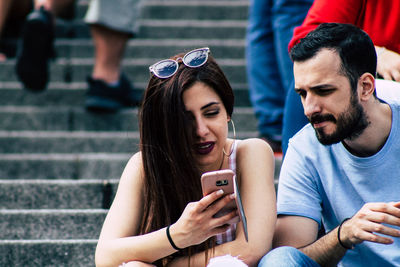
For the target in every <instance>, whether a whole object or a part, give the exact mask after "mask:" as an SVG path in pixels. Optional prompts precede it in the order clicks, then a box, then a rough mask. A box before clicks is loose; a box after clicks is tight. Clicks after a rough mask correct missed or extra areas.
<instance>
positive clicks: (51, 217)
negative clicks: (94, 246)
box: [0, 209, 107, 240]
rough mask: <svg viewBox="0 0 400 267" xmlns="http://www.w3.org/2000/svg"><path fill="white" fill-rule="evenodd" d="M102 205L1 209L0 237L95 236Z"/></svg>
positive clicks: (56, 237)
mask: <svg viewBox="0 0 400 267" xmlns="http://www.w3.org/2000/svg"><path fill="white" fill-rule="evenodd" d="M106 214H107V210H104V209H87V210H78V209H74V210H73V209H65V210H62V209H55V210H49V209H42V210H32V209H29V210H23V209H15V210H4V209H1V210H0V239H7V240H21V239H27V240H29V239H96V238H98V236H99V234H100V230H101V226H102V225H103V222H104V219H105V216H106Z"/></svg>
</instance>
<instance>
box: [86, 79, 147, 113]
mask: <svg viewBox="0 0 400 267" xmlns="http://www.w3.org/2000/svg"><path fill="white" fill-rule="evenodd" d="M87 83H88V86H89V90H88V92H87V94H86V101H85V107H86V109H87V110H88V111H92V112H97V113H111V112H116V111H118V110H119V109H121V108H126V107H135V106H138V105H139V104H140V101H141V96H140V95H138V94H137V93H135V91H134V90H133V88H132V86H131V83H130V82H129V80H128V79H127V78H126V76H125V75H124V74H122V75H121V78H120V81H119V85H118V87H112V86H109V85H108V84H107V83H105V82H104V81H102V80H95V79H93V78H91V77H88V78H87Z"/></svg>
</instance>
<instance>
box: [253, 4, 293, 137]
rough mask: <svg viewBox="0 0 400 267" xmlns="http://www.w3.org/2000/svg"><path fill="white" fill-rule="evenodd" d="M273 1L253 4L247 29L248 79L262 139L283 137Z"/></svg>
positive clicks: (283, 97)
mask: <svg viewBox="0 0 400 267" xmlns="http://www.w3.org/2000/svg"><path fill="white" fill-rule="evenodd" d="M271 9H272V0H251V1H250V9H249V24H248V29H247V36H246V39H247V46H246V58H247V77H248V84H249V93H250V100H251V102H252V105H253V108H254V111H255V114H256V117H257V119H258V129H259V132H260V134H261V135H269V136H281V132H282V117H283V107H284V101H285V96H284V94H282V84H281V81H280V74H279V70H278V65H277V64H278V63H277V61H276V57H275V55H276V51H275V48H274V40H273V39H274V36H273V31H272V24H271Z"/></svg>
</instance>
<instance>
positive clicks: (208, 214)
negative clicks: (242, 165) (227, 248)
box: [170, 190, 238, 248]
mask: <svg viewBox="0 0 400 267" xmlns="http://www.w3.org/2000/svg"><path fill="white" fill-rule="evenodd" d="M223 195H224V191H223V190H217V191H214V192H212V193H211V194H208V195H206V196H204V197H203V198H202V199H200V201H197V202H191V203H188V204H187V206H186V208H185V209H184V211H183V213H182V215H181V217H180V218H179V219H178V221H177V222H176V223H174V224H173V225H171V227H170V233H171V236H172V239H173V240H174V243H175V244H176V245H177V246H178V247H179V248H185V247H188V246H192V245H197V244H200V243H202V242H204V241H205V240H207V239H208V238H210V237H212V236H215V235H217V234H220V233H223V232H225V231H226V230H227V229H228V227H229V224H228V222H229V221H230V220H232V219H233V218H235V217H237V216H238V215H237V211H236V210H233V211H231V212H229V213H227V214H225V215H223V216H221V217H215V216H214V215H215V214H217V213H218V211H220V210H221V209H222V208H223V207H225V206H226V205H227V204H228V203H229V202H231V201H232V200H234V199H235V195H234V194H229V195H226V196H223ZM221 196H223V197H222V198H221Z"/></svg>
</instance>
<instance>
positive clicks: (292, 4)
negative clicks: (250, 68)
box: [272, 0, 313, 95]
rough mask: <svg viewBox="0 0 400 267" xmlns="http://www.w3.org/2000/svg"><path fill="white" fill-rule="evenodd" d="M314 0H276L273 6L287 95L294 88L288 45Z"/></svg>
mask: <svg viewBox="0 0 400 267" xmlns="http://www.w3.org/2000/svg"><path fill="white" fill-rule="evenodd" d="M312 3H313V0H274V4H273V8H272V28H273V32H274V43H275V50H276V58H277V62H278V67H279V72H280V74H281V81H282V84H283V86H284V88H283V89H284V92H285V95H286V94H287V92H288V91H289V90H290V89H292V88H291V87H290V85H291V83H292V81H293V63H292V60H291V59H290V57H289V51H288V45H289V42H290V40H291V39H292V37H293V31H294V28H295V27H297V26H300V25H301V24H302V23H303V20H304V18H305V17H306V15H307V12H308V10H309V9H310V7H311V5H312Z"/></svg>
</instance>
